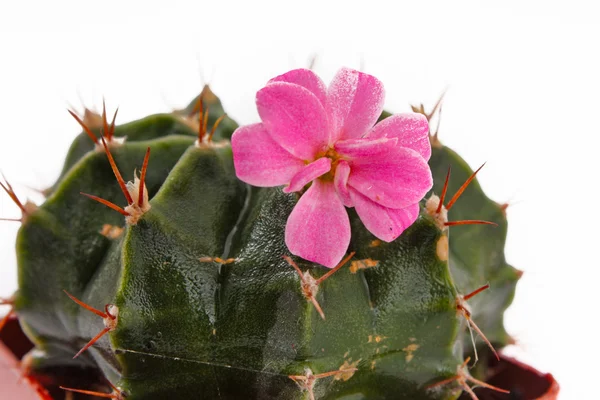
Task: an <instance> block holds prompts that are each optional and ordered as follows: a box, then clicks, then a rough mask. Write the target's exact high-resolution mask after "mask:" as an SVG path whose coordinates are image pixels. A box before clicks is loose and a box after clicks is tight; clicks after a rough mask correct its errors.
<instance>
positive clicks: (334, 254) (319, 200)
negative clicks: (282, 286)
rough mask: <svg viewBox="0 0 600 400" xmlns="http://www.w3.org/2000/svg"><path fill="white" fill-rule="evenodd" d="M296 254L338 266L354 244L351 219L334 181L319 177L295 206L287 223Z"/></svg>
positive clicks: (287, 236) (287, 239)
mask: <svg viewBox="0 0 600 400" xmlns="http://www.w3.org/2000/svg"><path fill="white" fill-rule="evenodd" d="M285 244H286V245H287V247H288V249H289V250H290V252H292V254H294V255H297V256H299V257H302V258H304V259H306V260H308V261H312V262H316V263H319V264H322V265H324V266H326V267H328V268H333V267H335V266H336V265H337V264H338V263H339V262H340V261H341V260H342V257H344V255H345V254H346V250H347V249H348V245H349V244H350V220H349V218H348V213H347V212H346V208H345V207H344V205H343V204H342V202H341V200H340V199H339V197H338V195H337V194H336V192H335V188H334V187H333V184H332V183H331V182H321V181H319V180H315V181H314V182H313V184H312V185H311V187H310V188H309V189H308V190H307V191H306V193H304V194H303V195H302V197H301V198H300V200H299V201H298V204H296V206H295V207H294V209H293V210H292V213H291V214H290V216H289V218H288V220H287V225H286V227H285Z"/></svg>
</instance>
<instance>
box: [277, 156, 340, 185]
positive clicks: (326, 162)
mask: <svg viewBox="0 0 600 400" xmlns="http://www.w3.org/2000/svg"><path fill="white" fill-rule="evenodd" d="M330 169H331V158H327V157H321V158H319V159H318V160H317V161H313V162H311V163H310V164H308V165H307V166H305V167H304V168H303V169H302V171H300V172H298V173H297V174H296V175H294V177H293V178H292V180H291V181H290V184H289V186H287V187H285V188H284V189H283V191H284V192H285V193H291V192H297V191H299V190H302V188H303V187H304V186H306V185H308V184H309V183H310V182H312V181H313V180H315V179H317V178H318V177H320V176H321V175H323V174H326V173H327V172H329V170H330Z"/></svg>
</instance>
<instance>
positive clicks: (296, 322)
mask: <svg viewBox="0 0 600 400" xmlns="http://www.w3.org/2000/svg"><path fill="white" fill-rule="evenodd" d="M440 104H441V100H440V102H438V104H436V106H435V107H434V109H433V111H432V112H430V113H425V109H424V107H423V106H422V105H421V106H420V108H413V109H414V110H415V111H418V112H421V113H423V114H425V115H426V116H427V117H428V119H431V118H432V117H433V116H434V115H435V114H436V112H439V109H440V107H441V106H440ZM117 111H118V110H117ZM117 111H115V113H114V116H113V118H112V122H111V123H109V122H108V119H107V113H106V107H105V105H104V103H103V111H102V115H101V116H98V117H97V118H95V119H94V118H92V117H90V116H88V121H85V117H84V118H81V117H79V116H77V115H76V114H75V113H74V112H72V111H70V113H71V114H72V115H73V117H74V118H75V119H76V120H77V122H78V123H79V124H80V125H81V127H82V130H83V131H82V133H81V134H80V135H79V136H78V137H77V138H76V139H75V140H74V142H73V144H72V145H71V148H70V150H69V152H68V154H67V157H66V160H65V165H64V167H63V170H62V172H61V174H60V176H59V178H58V180H57V182H56V183H55V184H54V185H53V186H52V187H51V188H49V189H48V190H46V191H45V192H46V194H47V195H48V198H47V200H46V201H45V203H44V204H42V205H41V206H40V207H39V208H36V207H33V206H28V205H27V204H28V203H27V204H23V203H21V202H20V201H19V199H18V198H17V197H16V195H15V194H14V191H13V190H12V187H11V186H10V185H9V184H8V183H7V184H6V185H5V184H2V188H3V189H4V191H5V192H6V193H8V195H9V196H10V197H11V198H12V199H13V201H14V202H15V203H16V204H17V206H19V208H20V209H21V212H22V214H23V217H22V218H21V219H20V220H19V221H21V222H22V225H21V228H20V230H19V234H18V237H17V251H18V264H19V289H18V291H17V293H16V294H15V296H14V301H13V300H11V301H6V303H8V304H14V312H15V313H16V314H17V315H18V317H19V319H20V322H21V325H22V327H23V328H24V330H25V331H26V333H27V334H28V336H29V337H30V338H31V339H32V340H33V341H34V343H35V346H36V349H35V351H34V352H32V353H30V354H29V355H28V356H27V357H28V368H30V369H31V371H44V372H45V373H48V371H50V370H51V368H53V367H57V366H61V367H62V366H74V367H81V368H88V367H92V368H98V369H100V370H101V371H102V373H103V374H104V376H105V377H106V379H107V381H108V386H107V388H106V391H105V392H93V391H88V390H87V389H86V388H66V387H64V389H65V390H67V391H73V392H78V393H82V394H93V395H96V396H100V397H106V398H113V399H123V398H127V399H134V400H136V399H162V398H165V399H166V398H170V399H174V398H177V399H178V398H182V399H183V398H199V397H200V398H206V399H212V398H215V399H216V398H219V399H236V398H241V397H244V398H256V399H345V400H350V399H389V398H400V399H456V398H457V397H458V396H459V394H460V392H461V391H463V390H464V391H465V392H466V393H467V394H469V395H470V396H471V397H472V398H473V399H476V396H475V394H474V392H473V391H472V390H471V388H470V387H469V385H468V383H472V384H476V385H480V386H485V387H487V388H488V389H491V390H496V391H500V392H503V390H502V389H501V388H496V387H493V386H489V385H486V384H484V382H482V379H485V376H486V373H487V365H488V360H489V359H490V357H492V358H495V357H497V353H496V350H495V348H502V347H503V346H504V345H506V344H507V343H509V342H510V340H511V339H510V337H509V336H508V334H507V333H506V331H505V330H504V327H503V321H502V318H503V317H502V315H503V311H504V310H505V309H506V307H508V305H509V304H510V302H511V301H512V297H513V295H514V290H515V285H516V282H517V280H518V278H519V277H520V273H519V271H517V270H516V269H514V268H513V267H512V266H510V265H509V264H507V263H506V261H505V258H504V255H503V248H504V243H505V238H506V229H507V222H506V216H505V212H504V210H505V207H503V206H501V205H498V204H496V203H495V202H493V201H491V200H490V199H488V198H487V197H486V196H485V194H484V193H483V191H482V189H481V187H480V186H479V184H478V182H477V180H476V177H475V176H476V174H477V173H478V172H479V171H480V170H481V167H480V168H479V169H477V170H476V171H474V172H473V171H472V170H471V169H470V168H469V166H468V165H467V164H466V162H465V161H464V160H463V159H462V158H460V157H459V156H458V155H457V154H456V153H455V152H454V151H452V150H451V149H449V148H448V147H446V146H444V145H442V144H441V143H440V142H439V139H438V135H437V130H436V132H435V133H434V134H432V135H431V138H432V156H431V159H430V161H429V164H430V167H431V169H432V173H433V177H434V187H433V189H432V191H431V192H430V193H429V195H428V196H426V198H427V200H424V201H422V203H421V213H420V215H419V217H418V219H417V221H416V222H415V223H414V224H413V225H411V226H410V227H409V228H408V229H407V230H406V231H405V232H404V233H403V234H402V235H401V236H400V237H399V238H398V239H396V240H395V241H393V242H390V243H384V242H382V241H380V240H378V239H376V238H375V237H374V236H373V235H372V234H371V233H370V232H369V231H368V230H366V228H365V227H364V226H363V224H362V223H361V221H360V219H359V218H358V216H357V214H356V212H355V211H354V210H353V209H351V210H350V211H349V215H350V222H351V230H352V236H351V243H350V248H349V252H348V254H347V256H346V258H345V259H344V260H343V261H342V262H340V264H339V265H338V266H337V267H336V268H334V269H332V270H329V271H328V272H325V271H324V270H323V269H322V268H321V267H320V266H318V265H317V264H314V263H311V262H308V261H306V260H302V259H299V258H297V257H293V256H289V255H288V254H289V252H288V250H287V247H286V245H285V243H284V229H285V221H286V219H287V217H288V216H289V214H290V212H291V210H292V208H293V207H294V205H295V204H296V203H297V201H298V197H297V195H295V194H293V193H292V194H287V193H283V192H282V190H281V189H279V188H256V187H250V186H248V185H246V184H245V183H243V182H241V181H240V180H238V179H237V177H236V174H235V170H234V167H233V161H232V152H231V147H230V145H229V141H228V139H229V138H230V137H231V134H232V133H233V131H234V130H235V128H236V127H237V124H236V123H235V122H234V121H233V120H231V119H230V118H229V117H226V115H225V113H224V110H223V107H222V105H221V102H220V100H219V99H218V98H217V97H216V96H215V95H214V93H212V91H210V89H208V87H206V88H205V89H204V90H203V91H202V93H201V94H200V95H199V96H198V97H197V98H196V99H194V100H193V101H192V102H191V103H190V105H189V106H188V107H186V108H185V109H183V110H177V111H175V112H173V113H171V114H158V115H153V116H149V117H146V118H143V119H141V120H138V121H134V122H130V123H127V124H123V125H116V124H115V120H116V114H117ZM387 115H388V114H387V113H385V112H384V114H382V118H384V117H386V116H387ZM90 121H93V122H94V123H91V122H90ZM209 127H210V129H209ZM150 153H151V154H152V159H151V160H150ZM142 160H143V161H142ZM140 165H141V169H139V171H140V172H141V175H140V176H139V177H138V175H137V173H136V172H135V171H136V170H137V169H138V168H140ZM482 166H483V165H482ZM450 168H451V169H452V174H453V176H452V178H450ZM121 171H123V172H124V173H125V175H127V174H128V173H131V172H134V179H133V181H132V182H128V183H127V182H125V180H124V179H123V176H122V175H121ZM115 180H116V181H117V182H115ZM5 181H6V180H5ZM90 193H93V194H90ZM434 193H440V197H437V196H436V195H435V194H434ZM447 193H454V195H453V197H452V198H451V199H450V200H449V201H448V202H447V204H446V205H445V206H444V201H445V199H446V198H447V197H448V195H447ZM82 194H84V196H82ZM122 196H124V197H125V199H126V202H127V205H126V206H120V205H119V204H122ZM89 198H91V199H93V200H96V202H100V203H102V204H103V205H105V206H107V207H101V206H99V205H97V204H95V202H93V201H89ZM459 198H460V201H458V200H459ZM450 210H451V214H452V220H451V221H449V220H448V214H449V211H450ZM115 211H117V212H115ZM473 218H478V219H473ZM461 225H469V226H468V227H467V226H461ZM488 225H493V226H488ZM450 230H452V237H450ZM332 234H335V232H332ZM65 293H66V295H65ZM461 293H466V294H464V295H463V294H461ZM467 301H468V303H467ZM95 307H100V308H99V309H96V308H95ZM100 319H101V320H102V321H100ZM475 321H477V325H476V324H475ZM472 330H475V331H476V333H477V334H478V336H480V338H481V340H475V337H474V335H473V332H472ZM469 332H470V333H471V334H469ZM484 332H485V335H484ZM73 356H75V357H73ZM471 359H474V360H475V362H476V361H477V360H479V362H478V363H477V362H476V364H475V366H474V367H470V368H469V369H468V368H467V366H468V364H469V362H470V360H471Z"/></svg>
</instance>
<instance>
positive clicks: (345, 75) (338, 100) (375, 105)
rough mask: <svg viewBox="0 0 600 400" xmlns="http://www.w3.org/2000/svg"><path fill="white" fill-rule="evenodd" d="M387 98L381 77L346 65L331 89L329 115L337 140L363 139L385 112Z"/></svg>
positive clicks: (328, 105) (328, 101)
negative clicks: (383, 111)
mask: <svg viewBox="0 0 600 400" xmlns="http://www.w3.org/2000/svg"><path fill="white" fill-rule="evenodd" d="M384 100H385V91H384V90H383V84H382V83H381V82H380V81H379V80H378V79H377V78H375V77H374V76H371V75H368V74H364V73H362V72H359V71H355V70H353V69H349V68H342V69H341V70H340V71H339V72H338V73H337V75H336V76H335V77H334V78H333V81H332V82H331V85H330V86H329V90H328V91H327V115H328V117H329V121H330V129H331V132H332V135H333V137H332V139H333V142H335V141H337V140H338V139H355V138H359V137H361V136H363V135H364V134H365V133H367V131H368V130H369V129H370V128H371V127H372V126H373V125H375V122H377V118H379V116H380V115H381V111H382V110H383V102H384ZM333 142H330V144H331V143H333Z"/></svg>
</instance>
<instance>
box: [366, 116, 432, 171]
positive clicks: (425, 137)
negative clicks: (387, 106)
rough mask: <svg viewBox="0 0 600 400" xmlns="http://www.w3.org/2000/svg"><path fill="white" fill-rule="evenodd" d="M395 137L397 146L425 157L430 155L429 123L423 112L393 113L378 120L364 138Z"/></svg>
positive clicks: (427, 157)
mask: <svg viewBox="0 0 600 400" xmlns="http://www.w3.org/2000/svg"><path fill="white" fill-rule="evenodd" d="M384 137H385V138H397V139H398V146H401V147H407V148H409V149H413V150H415V151H416V152H418V153H419V154H421V156H422V157H423V158H424V159H425V160H429V157H431V142H430V141H429V123H428V122H427V118H426V117H425V116H424V115H423V114H418V113H405V114H394V115H392V116H390V117H388V118H386V119H384V120H383V121H381V122H379V123H378V124H377V125H375V127H373V129H371V130H370V131H369V132H368V133H367V134H366V135H365V139H380V138H384Z"/></svg>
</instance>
